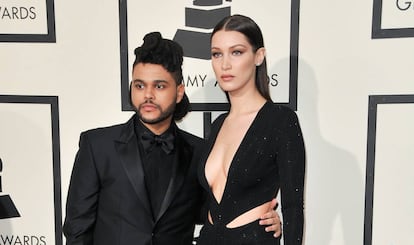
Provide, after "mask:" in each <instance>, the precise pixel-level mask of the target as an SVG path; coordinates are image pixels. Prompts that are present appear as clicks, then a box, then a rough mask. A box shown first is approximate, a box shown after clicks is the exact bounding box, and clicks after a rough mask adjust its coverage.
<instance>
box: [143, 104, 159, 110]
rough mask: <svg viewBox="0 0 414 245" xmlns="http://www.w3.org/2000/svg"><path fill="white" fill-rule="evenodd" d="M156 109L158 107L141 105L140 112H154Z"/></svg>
mask: <svg viewBox="0 0 414 245" xmlns="http://www.w3.org/2000/svg"><path fill="white" fill-rule="evenodd" d="M157 108H158V107H157V106H156V105H154V104H151V103H145V104H142V105H141V110H144V111H154V110H156V109H157Z"/></svg>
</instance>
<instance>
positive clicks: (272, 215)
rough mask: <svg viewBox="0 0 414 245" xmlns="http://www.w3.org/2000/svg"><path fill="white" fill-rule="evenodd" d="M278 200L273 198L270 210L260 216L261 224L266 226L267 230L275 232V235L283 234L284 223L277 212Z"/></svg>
mask: <svg viewBox="0 0 414 245" xmlns="http://www.w3.org/2000/svg"><path fill="white" fill-rule="evenodd" d="M277 206H278V203H277V200H276V199H273V200H272V205H271V207H270V210H269V211H268V212H267V213H265V214H264V215H262V216H261V217H260V224H261V225H263V226H265V230H266V231H267V232H272V231H273V232H274V237H279V236H280V235H282V223H281V221H280V217H279V214H278V213H277V212H276V208H277Z"/></svg>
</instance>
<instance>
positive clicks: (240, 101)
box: [229, 92, 266, 115]
mask: <svg viewBox="0 0 414 245" xmlns="http://www.w3.org/2000/svg"><path fill="white" fill-rule="evenodd" d="M229 98H230V104H231V107H230V112H229V114H231V115H242V114H246V113H252V112H257V111H259V110H260V108H262V106H263V105H264V104H265V103H266V99H265V98H264V97H263V96H262V95H261V94H259V92H257V93H254V94H249V95H245V96H240V97H239V96H238V97H235V96H231V95H229Z"/></svg>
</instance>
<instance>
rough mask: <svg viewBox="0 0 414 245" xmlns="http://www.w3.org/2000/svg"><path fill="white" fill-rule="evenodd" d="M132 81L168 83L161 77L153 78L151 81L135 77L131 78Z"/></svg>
mask: <svg viewBox="0 0 414 245" xmlns="http://www.w3.org/2000/svg"><path fill="white" fill-rule="evenodd" d="M132 82H141V83H168V82H167V81H166V80H163V79H155V80H152V81H144V80H142V79H139V78H136V79H134V80H132Z"/></svg>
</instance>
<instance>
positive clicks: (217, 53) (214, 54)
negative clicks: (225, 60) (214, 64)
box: [211, 52, 221, 58]
mask: <svg viewBox="0 0 414 245" xmlns="http://www.w3.org/2000/svg"><path fill="white" fill-rule="evenodd" d="M211 56H212V57H214V58H218V57H220V56H221V53H219V52H213V53H211Z"/></svg>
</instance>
